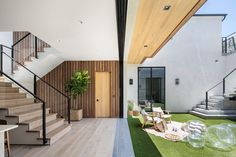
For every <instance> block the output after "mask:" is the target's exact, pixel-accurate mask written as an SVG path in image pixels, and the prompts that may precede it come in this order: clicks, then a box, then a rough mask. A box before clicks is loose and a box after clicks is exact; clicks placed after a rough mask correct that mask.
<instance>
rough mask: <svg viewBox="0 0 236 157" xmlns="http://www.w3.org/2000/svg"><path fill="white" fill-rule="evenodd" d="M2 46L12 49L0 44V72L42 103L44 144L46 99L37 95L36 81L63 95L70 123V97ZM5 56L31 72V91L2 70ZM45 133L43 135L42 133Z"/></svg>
mask: <svg viewBox="0 0 236 157" xmlns="http://www.w3.org/2000/svg"><path fill="white" fill-rule="evenodd" d="M3 48H6V49H10V50H12V48H10V47H7V46H5V45H0V70H1V71H0V74H1V75H2V74H3V75H5V76H6V77H7V78H8V79H10V80H11V81H13V82H14V83H16V84H17V85H18V86H20V87H21V88H23V89H24V90H25V91H27V92H28V93H29V94H31V95H32V96H33V97H34V98H35V100H39V101H40V102H42V103H43V130H44V131H45V132H44V133H43V137H44V140H43V141H44V144H46V143H45V142H47V141H46V103H47V102H46V101H45V100H43V99H42V98H40V97H39V96H37V81H39V80H40V81H42V82H43V83H44V84H45V86H48V87H49V88H51V89H52V90H54V91H55V92H57V93H59V94H60V95H61V96H62V97H64V98H65V99H66V100H67V102H66V103H67V114H68V115H67V116H68V123H69V124H70V122H71V120H70V109H71V98H70V97H69V96H67V95H66V94H64V93H63V92H61V91H60V90H58V89H57V88H55V87H54V86H52V85H51V84H50V83H48V82H46V81H45V80H44V79H42V78H41V77H39V76H38V75H37V74H35V73H34V72H32V71H31V70H30V69H28V68H27V67H25V66H24V65H23V64H22V63H19V62H18V61H17V60H15V59H14V58H12V57H11V56H10V55H8V54H7V53H5V52H4V50H3ZM4 56H6V57H7V58H9V59H10V60H11V62H14V63H16V64H17V65H19V66H21V67H23V68H24V69H25V70H26V71H28V72H29V73H31V74H32V75H33V76H34V77H33V84H34V86H33V87H34V89H33V91H34V92H31V91H30V90H29V89H27V88H26V87H24V86H23V85H21V84H20V83H19V82H17V81H16V80H14V79H13V78H12V77H11V76H9V75H7V74H6V73H5V72H4V67H3V66H4V64H3V57H4ZM47 104H48V103H47ZM44 134H45V135H44Z"/></svg>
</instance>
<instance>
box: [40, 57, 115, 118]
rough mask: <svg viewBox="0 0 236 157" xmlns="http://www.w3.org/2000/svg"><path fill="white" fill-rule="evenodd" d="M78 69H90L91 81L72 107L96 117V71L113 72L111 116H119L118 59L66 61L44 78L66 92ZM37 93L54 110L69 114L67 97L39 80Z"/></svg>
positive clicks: (86, 114)
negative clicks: (67, 83)
mask: <svg viewBox="0 0 236 157" xmlns="http://www.w3.org/2000/svg"><path fill="white" fill-rule="evenodd" d="M77 70H88V72H89V75H90V77H91V83H90V84H89V86H88V89H87V91H86V92H85V93H84V94H82V95H81V96H79V97H78V98H77V99H76V100H72V101H71V106H72V108H76V109H81V108H82V109H83V114H84V117H89V118H93V117H95V72H110V73H111V90H110V98H111V100H110V105H111V114H110V115H111V117H119V62H118V61H66V62H63V63H62V64H61V65H59V66H58V67H56V68H55V69H54V70H52V71H51V72H49V73H48V74H47V75H46V76H44V77H43V79H44V80H45V81H47V82H49V83H50V84H52V85H53V86H54V87H56V88H57V89H59V90H61V91H63V92H64V93H65V88H64V86H65V83H66V82H68V80H69V79H70V77H71V76H72V74H73V73H74V72H75V71H77ZM37 93H38V95H39V96H40V97H41V98H42V99H43V100H46V102H49V103H47V104H48V107H50V108H51V111H52V112H55V113H59V114H60V115H63V116H65V115H67V103H66V99H64V97H63V96H61V95H60V94H58V93H55V92H53V90H52V89H49V88H48V87H46V86H45V85H44V83H43V82H41V81H38V83H37Z"/></svg>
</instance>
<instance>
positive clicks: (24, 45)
mask: <svg viewBox="0 0 236 157" xmlns="http://www.w3.org/2000/svg"><path fill="white" fill-rule="evenodd" d="M14 33H17V34H18V35H15V36H22V34H23V36H22V37H21V38H20V39H18V40H17V41H15V43H14V44H13V45H12V46H11V57H12V58H14V59H15V60H16V61H18V62H19V63H21V64H24V61H25V60H30V57H35V58H36V59H38V52H39V51H40V50H42V48H43V47H50V45H49V44H47V43H46V42H44V41H42V40H40V39H39V38H38V37H36V36H34V35H33V34H31V33H29V32H14ZM19 34H20V35H19ZM14 39H15V38H14ZM15 40H16V39H15ZM11 67H12V68H11V69H12V73H13V72H14V70H16V68H17V66H16V65H14V62H12V65H11Z"/></svg>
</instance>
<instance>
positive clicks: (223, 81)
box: [206, 68, 236, 110]
mask: <svg viewBox="0 0 236 157" xmlns="http://www.w3.org/2000/svg"><path fill="white" fill-rule="evenodd" d="M235 70H236V68H234V69H233V70H232V71H230V72H229V73H228V74H227V75H226V76H225V77H223V80H222V81H220V82H219V83H217V84H216V85H214V86H213V87H211V88H210V89H208V90H207V91H206V110H208V93H209V91H211V90H212V89H214V88H215V87H217V86H218V85H220V84H221V83H223V95H224V94H225V79H226V78H227V77H229V76H230V75H231V74H232V73H233V72H234V71H235Z"/></svg>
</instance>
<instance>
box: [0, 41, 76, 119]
mask: <svg viewBox="0 0 236 157" xmlns="http://www.w3.org/2000/svg"><path fill="white" fill-rule="evenodd" d="M2 47H5V48H8V49H11V48H10V47H7V46H5V45H2V44H0V53H1V65H0V69H2V67H3V61H2V58H3V55H2V54H4V55H6V56H7V57H8V58H10V59H11V62H15V63H17V64H19V65H20V66H22V67H23V68H24V69H26V70H27V71H28V72H30V73H31V74H33V75H34V94H35V95H36V94H37V91H36V89H37V78H38V79H39V80H40V81H42V82H44V83H45V84H46V85H48V86H49V87H51V88H52V89H54V90H55V91H57V92H58V93H60V94H61V95H62V96H64V97H66V99H67V108H68V123H69V124H70V123H71V120H70V109H71V98H70V97H69V96H68V95H66V94H64V93H63V92H61V91H60V90H59V89H57V88H56V87H54V86H53V85H51V84H50V83H48V82H47V81H45V80H44V79H42V78H41V77H40V76H38V75H37V74H35V73H34V72H32V71H31V70H30V69H28V68H27V67H25V66H24V65H23V64H21V63H19V62H18V61H17V60H15V59H14V58H12V57H11V56H9V55H8V54H6V53H5V52H4V51H3V48H2Z"/></svg>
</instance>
